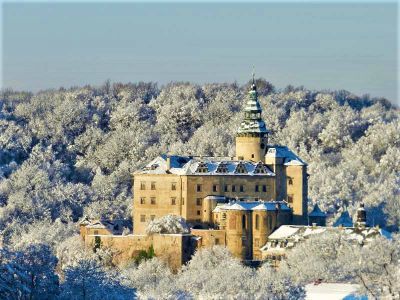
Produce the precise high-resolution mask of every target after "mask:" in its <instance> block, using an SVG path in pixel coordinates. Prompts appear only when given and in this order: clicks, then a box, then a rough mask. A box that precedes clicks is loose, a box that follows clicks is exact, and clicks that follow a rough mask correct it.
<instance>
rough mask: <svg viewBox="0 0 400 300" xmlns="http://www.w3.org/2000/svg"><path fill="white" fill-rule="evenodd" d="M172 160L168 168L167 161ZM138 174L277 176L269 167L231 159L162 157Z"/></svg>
mask: <svg viewBox="0 0 400 300" xmlns="http://www.w3.org/2000/svg"><path fill="white" fill-rule="evenodd" d="M168 159H169V160H170V166H169V167H168V163H167V160H168ZM136 174H176V175H220V176H221V175H222V176H223V175H241V176H275V173H274V172H272V171H271V170H270V169H269V168H268V167H267V165H265V164H263V163H261V162H252V161H247V160H231V158H229V157H201V156H198V157H193V156H178V155H168V156H167V155H165V154H163V155H160V156H158V157H156V158H155V159H153V160H152V161H151V162H150V163H148V164H147V165H146V166H145V167H144V168H142V169H141V170H139V171H138V172H136Z"/></svg>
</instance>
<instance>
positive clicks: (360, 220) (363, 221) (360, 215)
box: [355, 203, 367, 227]
mask: <svg viewBox="0 0 400 300" xmlns="http://www.w3.org/2000/svg"><path fill="white" fill-rule="evenodd" d="M366 225H367V212H366V211H365V208H364V203H360V207H359V208H358V209H357V221H356V223H355V227H365V226H366Z"/></svg>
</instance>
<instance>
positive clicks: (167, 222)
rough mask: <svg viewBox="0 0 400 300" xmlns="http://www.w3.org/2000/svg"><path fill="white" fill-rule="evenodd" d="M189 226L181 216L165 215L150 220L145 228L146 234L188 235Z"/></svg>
mask: <svg viewBox="0 0 400 300" xmlns="http://www.w3.org/2000/svg"><path fill="white" fill-rule="evenodd" d="M189 232H190V229H189V226H188V225H187V224H186V221H185V219H184V218H182V217H181V216H175V215H166V216H164V217H161V218H158V219H154V220H152V221H151V222H150V223H149V224H148V225H147V228H146V233H147V234H154V233H170V234H171V233H189Z"/></svg>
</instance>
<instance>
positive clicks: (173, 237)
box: [85, 234, 194, 270]
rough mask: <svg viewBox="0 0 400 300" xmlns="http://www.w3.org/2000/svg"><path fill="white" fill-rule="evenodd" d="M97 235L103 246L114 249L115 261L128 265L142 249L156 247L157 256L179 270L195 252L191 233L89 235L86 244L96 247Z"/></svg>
mask: <svg viewBox="0 0 400 300" xmlns="http://www.w3.org/2000/svg"><path fill="white" fill-rule="evenodd" d="M96 237H97V239H99V242H100V245H101V247H104V248H111V249H112V250H113V251H114V255H113V263H114V264H116V265H126V264H128V263H130V262H132V261H133V260H134V258H135V257H137V256H138V254H139V252H140V251H142V250H145V251H147V250H148V249H149V248H150V247H151V246H153V248H154V253H155V255H156V257H158V258H160V259H161V260H163V261H165V262H167V263H168V265H169V266H170V267H171V269H173V270H178V269H180V267H181V266H182V264H184V263H186V262H187V261H188V260H189V259H190V257H191V255H192V254H193V252H194V245H193V243H192V236H191V235H181V234H155V235H126V236H123V235H87V236H86V237H85V246H86V247H90V248H92V249H93V248H94V247H95V244H96Z"/></svg>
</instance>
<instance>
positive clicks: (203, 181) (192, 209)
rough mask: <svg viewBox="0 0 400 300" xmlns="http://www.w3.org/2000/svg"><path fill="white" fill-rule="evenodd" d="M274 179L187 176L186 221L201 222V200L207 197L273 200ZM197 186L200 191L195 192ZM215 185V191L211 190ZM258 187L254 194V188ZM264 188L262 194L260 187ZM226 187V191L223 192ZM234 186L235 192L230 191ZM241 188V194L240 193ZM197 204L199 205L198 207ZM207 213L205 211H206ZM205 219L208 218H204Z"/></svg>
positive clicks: (261, 177)
mask: <svg viewBox="0 0 400 300" xmlns="http://www.w3.org/2000/svg"><path fill="white" fill-rule="evenodd" d="M274 180H275V178H274V177H269V176H246V175H243V176H241V175H233V176H232V175H216V176H210V175H205V176H200V175H196V176H187V205H188V207H187V215H186V219H187V220H188V221H200V222H201V221H202V219H203V213H204V209H203V199H204V198H205V197H206V196H209V195H216V196H218V195H219V196H226V197H230V198H236V197H238V198H239V199H240V198H241V197H251V198H253V200H254V199H255V198H260V199H264V200H271V199H274V194H273V193H274ZM197 185H201V191H197ZM214 185H216V188H217V190H216V191H214V190H213V186H214ZM256 185H258V186H259V190H258V192H256V189H255V186H256ZM263 185H265V186H266V189H267V190H266V192H263V189H262V186H263ZM225 186H227V191H225ZM233 186H235V190H236V191H234V192H233V191H232V188H233ZM240 186H243V192H241V191H240ZM198 203H199V205H198ZM206 213H207V211H206ZM204 218H205V219H207V218H208V217H207V216H205V217H204Z"/></svg>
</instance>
